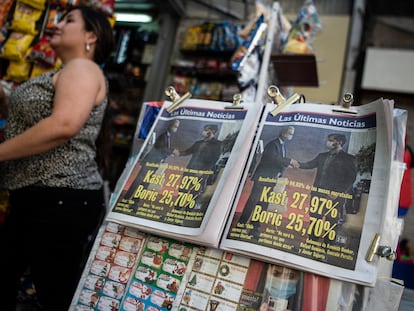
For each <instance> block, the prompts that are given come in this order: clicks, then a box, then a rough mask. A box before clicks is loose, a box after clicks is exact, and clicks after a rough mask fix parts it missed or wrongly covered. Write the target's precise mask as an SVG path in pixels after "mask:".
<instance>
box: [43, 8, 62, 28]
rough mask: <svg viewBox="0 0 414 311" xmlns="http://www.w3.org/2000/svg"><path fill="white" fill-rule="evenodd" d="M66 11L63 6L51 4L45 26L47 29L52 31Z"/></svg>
mask: <svg viewBox="0 0 414 311" xmlns="http://www.w3.org/2000/svg"><path fill="white" fill-rule="evenodd" d="M64 13H65V10H64V9H62V7H60V6H57V5H50V8H49V12H48V15H47V20H46V26H45V29H46V31H48V32H51V31H52V30H53V29H54V27H55V26H56V24H57V23H58V22H59V20H60V19H61V18H62V16H63V14H64Z"/></svg>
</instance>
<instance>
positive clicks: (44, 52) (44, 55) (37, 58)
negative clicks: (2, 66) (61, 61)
mask: <svg viewBox="0 0 414 311" xmlns="http://www.w3.org/2000/svg"><path fill="white" fill-rule="evenodd" d="M27 57H28V59H29V60H31V61H33V62H39V63H42V64H43V65H44V66H45V67H48V68H50V67H53V66H54V65H55V63H56V59H57V55H56V52H55V51H54V50H53V49H52V47H51V46H50V42H49V38H48V37H47V36H42V37H41V38H40V39H39V41H38V42H37V43H36V44H35V45H34V46H33V47H32V49H31V51H30V53H29V54H28V56H27Z"/></svg>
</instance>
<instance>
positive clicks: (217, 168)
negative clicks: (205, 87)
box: [108, 99, 263, 247]
mask: <svg viewBox="0 0 414 311" xmlns="http://www.w3.org/2000/svg"><path fill="white" fill-rule="evenodd" d="M171 106H172V103H171V102H165V103H164V105H163V107H162V110H161V111H160V113H159V115H158V116H157V119H156V120H155V122H154V124H153V127H152V129H151V131H150V133H149V135H148V136H147V138H146V140H145V142H144V145H143V146H142V148H141V150H140V153H139V155H138V156H137V157H136V159H135V162H134V163H133V164H131V165H128V166H127V168H126V170H128V171H127V172H126V173H125V172H124V173H123V175H124V177H123V178H121V180H119V181H118V183H122V186H119V185H117V189H119V190H117V191H116V192H115V196H116V197H113V198H112V199H113V200H111V201H112V202H113V203H111V212H110V213H109V215H108V220H110V221H113V222H118V223H121V224H126V225H129V226H134V227H137V228H139V229H141V230H143V231H146V232H151V233H154V234H158V235H162V236H168V237H174V238H177V239H180V240H184V241H187V242H195V243H197V244H201V245H208V246H213V247H217V246H218V244H219V240H220V237H221V234H222V231H223V229H224V226H225V222H226V220H227V217H228V214H229V211H230V208H231V202H232V201H233V199H234V195H235V193H236V190H237V187H238V183H239V181H240V178H241V176H242V171H243V169H244V167H245V165H246V162H247V158H248V152H249V150H250V146H251V143H252V141H253V139H254V134H255V129H256V128H257V123H258V121H259V117H260V112H261V110H262V109H263V105H260V104H259V105H256V104H245V103H243V106H244V107H242V106H241V105H234V104H233V105H231V104H229V103H225V102H218V101H209V100H196V99H194V100H193V99H189V100H186V101H184V103H182V104H181V105H180V106H179V107H178V108H177V109H176V110H173V111H171V112H169V111H170V110H171V109H168V108H169V107H171ZM236 106H237V107H236Z"/></svg>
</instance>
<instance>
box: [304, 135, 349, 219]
mask: <svg viewBox="0 0 414 311" xmlns="http://www.w3.org/2000/svg"><path fill="white" fill-rule="evenodd" d="M345 143H346V137H345V135H343V134H337V133H332V134H329V135H328V137H327V141H326V147H327V148H328V151H327V152H321V153H319V154H318V155H317V156H316V157H315V158H314V159H312V160H310V161H308V162H299V167H300V168H301V169H314V168H316V176H315V180H314V182H313V186H314V189H317V190H316V191H312V192H311V197H315V196H316V197H318V198H326V199H329V200H332V206H335V208H336V209H337V211H338V216H337V217H332V215H331V214H332V213H328V215H327V220H329V221H331V222H332V221H335V222H337V223H338V224H342V223H344V222H345V221H346V209H345V203H346V198H345V197H346V194H351V193H352V189H353V183H354V181H355V178H356V176H357V166H356V160H355V156H353V155H351V154H349V153H347V152H345V151H344V150H343V147H344V145H345ZM310 215H311V216H315V217H321V215H313V214H312V213H311V212H310Z"/></svg>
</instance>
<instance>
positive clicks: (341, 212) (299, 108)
mask: <svg viewBox="0 0 414 311" xmlns="http://www.w3.org/2000/svg"><path fill="white" fill-rule="evenodd" d="M272 107H273V108H274V106H273V105H272V104H269V105H268V106H267V107H266V108H267V110H266V111H265V113H264V114H263V117H262V120H261V122H260V124H259V129H258V135H257V137H256V139H255V144H254V146H255V148H254V149H255V152H252V153H251V155H250V158H249V161H248V163H247V165H248V167H249V170H246V171H245V174H244V177H243V178H242V182H241V185H240V189H239V191H238V193H237V195H236V200H235V203H234V204H233V209H232V212H231V216H230V220H229V221H228V223H227V226H226V229H225V232H224V235H223V239H222V242H221V244H220V248H221V249H225V250H230V251H233V252H239V253H242V254H244V255H247V256H252V257H254V258H259V259H262V260H264V261H268V262H274V263H284V264H286V265H288V266H293V267H295V268H297V269H303V270H306V271H311V272H314V273H319V274H322V275H325V276H328V277H331V278H337V279H341V280H345V281H350V282H356V283H361V284H365V285H373V284H374V282H375V280H376V264H375V262H367V261H366V260H365V257H366V254H367V252H368V250H369V247H370V243H371V241H372V240H373V238H374V235H375V234H377V233H381V230H382V229H381V228H382V225H383V224H382V221H383V216H384V215H385V214H384V213H385V210H386V208H387V195H388V194H387V193H388V189H389V183H388V181H389V178H390V177H389V174H390V167H391V162H392V159H391V133H392V121H391V120H392V105H391V104H390V103H388V102H385V103H384V101H383V100H378V101H375V102H373V103H370V104H367V105H363V106H358V107H354V108H353V109H354V110H352V111H351V112H353V113H349V112H344V111H342V110H341V109H340V108H341V107H338V106H332V105H320V104H296V105H291V106H290V107H287V108H286V109H284V110H282V112H280V113H279V114H276V115H274V114H272V113H269V111H271V109H272ZM374 261H375V260H374Z"/></svg>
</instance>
